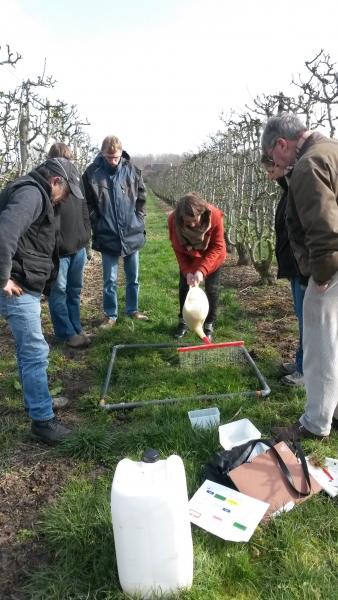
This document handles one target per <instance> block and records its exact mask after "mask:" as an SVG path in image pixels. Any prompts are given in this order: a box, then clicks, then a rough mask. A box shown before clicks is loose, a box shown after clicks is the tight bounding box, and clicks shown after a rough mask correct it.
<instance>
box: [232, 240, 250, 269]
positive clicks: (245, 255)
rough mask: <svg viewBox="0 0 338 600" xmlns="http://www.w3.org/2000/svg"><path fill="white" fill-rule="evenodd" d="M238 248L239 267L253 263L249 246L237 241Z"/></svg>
mask: <svg viewBox="0 0 338 600" xmlns="http://www.w3.org/2000/svg"><path fill="white" fill-rule="evenodd" d="M236 250H237V254H238V261H237V266H238V267H243V266H245V267H247V266H249V265H251V258H250V253H249V250H248V249H247V247H246V246H245V244H243V243H242V242H237V243H236Z"/></svg>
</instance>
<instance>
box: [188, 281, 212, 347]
mask: <svg viewBox="0 0 338 600" xmlns="http://www.w3.org/2000/svg"><path fill="white" fill-rule="evenodd" d="M208 312H209V301H208V298H207V295H206V293H205V292H204V291H203V290H202V289H201V288H200V287H197V286H195V287H191V288H190V290H189V292H188V293H187V296H186V299H185V302H184V306H183V311H182V315H183V319H184V320H185V322H186V324H187V325H188V327H189V329H190V330H191V331H195V333H197V335H199V337H200V338H202V340H203V341H206V343H210V342H209V340H208V338H207V339H206V340H205V337H206V336H205V333H204V331H203V324H204V321H205V319H206V318H207V316H208Z"/></svg>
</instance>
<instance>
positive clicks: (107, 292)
mask: <svg viewBox="0 0 338 600" xmlns="http://www.w3.org/2000/svg"><path fill="white" fill-rule="evenodd" d="M118 260H119V257H118V255H117V254H105V253H104V252H102V270H103V310H104V313H105V315H106V317H108V318H110V319H113V320H114V321H116V319H117V313H118V304H117V293H116V280H117V271H118ZM138 265H139V252H138V251H136V252H133V254H129V256H124V257H123V266H124V272H125V274H126V313H127V315H129V316H130V315H131V314H132V313H133V312H135V311H136V310H138V293H139V289H140V286H139V283H138Z"/></svg>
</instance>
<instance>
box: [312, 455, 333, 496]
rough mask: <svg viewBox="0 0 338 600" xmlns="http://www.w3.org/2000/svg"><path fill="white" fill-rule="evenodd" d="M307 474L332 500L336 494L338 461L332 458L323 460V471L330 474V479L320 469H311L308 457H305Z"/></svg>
mask: <svg viewBox="0 0 338 600" xmlns="http://www.w3.org/2000/svg"><path fill="white" fill-rule="evenodd" d="M305 458H306V462H307V464H308V469H309V473H310V474H311V475H312V477H314V478H315V479H316V481H318V483H319V484H320V485H321V486H322V488H323V490H324V491H325V492H326V493H327V494H328V495H329V496H331V498H334V497H335V496H337V494H338V460H335V459H334V458H325V469H326V470H327V471H328V473H330V475H331V476H332V478H333V479H331V478H330V477H329V476H328V475H327V474H326V473H325V472H324V471H323V469H321V468H320V467H313V466H312V465H311V463H310V461H309V456H306V457H305Z"/></svg>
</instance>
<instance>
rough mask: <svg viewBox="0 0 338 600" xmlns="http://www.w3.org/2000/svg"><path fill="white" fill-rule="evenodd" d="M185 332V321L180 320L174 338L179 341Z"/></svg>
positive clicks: (186, 326)
mask: <svg viewBox="0 0 338 600" xmlns="http://www.w3.org/2000/svg"><path fill="white" fill-rule="evenodd" d="M187 331H188V325H187V324H186V323H185V321H183V319H180V320H179V322H178V325H177V329H176V333H175V336H174V337H175V338H176V339H178V340H180V339H181V338H182V337H183V336H184V335H185V334H186V333H187Z"/></svg>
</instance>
